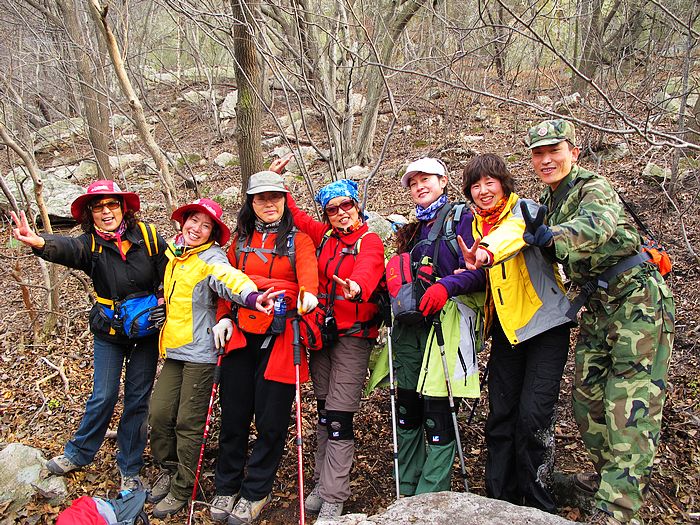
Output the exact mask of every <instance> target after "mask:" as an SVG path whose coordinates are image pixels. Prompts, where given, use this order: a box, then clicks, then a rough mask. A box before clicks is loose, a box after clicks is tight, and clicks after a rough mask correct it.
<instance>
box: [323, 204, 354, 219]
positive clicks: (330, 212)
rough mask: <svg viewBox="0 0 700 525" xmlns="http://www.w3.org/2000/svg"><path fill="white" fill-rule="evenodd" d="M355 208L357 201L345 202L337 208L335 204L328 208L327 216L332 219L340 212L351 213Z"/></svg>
mask: <svg viewBox="0 0 700 525" xmlns="http://www.w3.org/2000/svg"><path fill="white" fill-rule="evenodd" d="M354 207H355V201H354V200H348V201H343V202H341V203H340V204H338V205H337V206H336V205H334V204H331V205H330V206H326V215H328V216H329V217H332V216H333V215H336V214H337V213H338V211H340V210H343V211H350V210H351V209H353V208H354Z"/></svg>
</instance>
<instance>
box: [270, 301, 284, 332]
mask: <svg viewBox="0 0 700 525" xmlns="http://www.w3.org/2000/svg"><path fill="white" fill-rule="evenodd" d="M286 322H287V303H286V302H285V301H284V294H280V295H278V296H277V297H275V306H274V318H273V319H272V326H271V327H270V331H271V332H272V333H273V334H281V333H282V332H284V326H285V324H286Z"/></svg>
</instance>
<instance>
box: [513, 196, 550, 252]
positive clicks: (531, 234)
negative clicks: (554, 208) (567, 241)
mask: <svg viewBox="0 0 700 525" xmlns="http://www.w3.org/2000/svg"><path fill="white" fill-rule="evenodd" d="M520 211H521V212H522V214H523V221H525V232H524V233H523V241H525V242H526V243H527V244H530V245H532V246H539V247H540V248H546V247H548V246H551V245H552V243H553V242H554V234H553V233H552V230H551V229H550V228H549V226H547V225H546V224H544V216H545V215H546V214H547V206H539V207H538V208H537V215H535V218H534V219H533V218H532V215H530V210H529V209H528V207H527V203H525V202H520Z"/></svg>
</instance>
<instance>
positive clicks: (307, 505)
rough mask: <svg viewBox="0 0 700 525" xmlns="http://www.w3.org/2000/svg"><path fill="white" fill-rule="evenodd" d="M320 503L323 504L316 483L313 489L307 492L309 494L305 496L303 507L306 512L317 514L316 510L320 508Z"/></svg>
mask: <svg viewBox="0 0 700 525" xmlns="http://www.w3.org/2000/svg"><path fill="white" fill-rule="evenodd" d="M321 505H323V500H322V499H321V496H320V495H319V488H318V485H316V486H315V487H314V488H313V490H312V491H311V492H309V495H308V496H306V499H305V500H304V509H306V512H310V513H312V514H318V511H319V510H321Z"/></svg>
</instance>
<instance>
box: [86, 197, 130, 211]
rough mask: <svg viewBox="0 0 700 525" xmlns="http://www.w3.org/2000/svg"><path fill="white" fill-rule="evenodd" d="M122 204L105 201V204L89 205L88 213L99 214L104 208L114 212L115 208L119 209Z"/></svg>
mask: <svg viewBox="0 0 700 525" xmlns="http://www.w3.org/2000/svg"><path fill="white" fill-rule="evenodd" d="M121 205H122V203H121V202H119V201H116V200H115V201H106V202H96V203H95V204H91V205H90V206H89V208H90V211H91V212H94V213H99V212H101V211H102V210H104V209H105V208H107V209H109V210H112V211H114V210H116V209H117V208H121Z"/></svg>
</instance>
